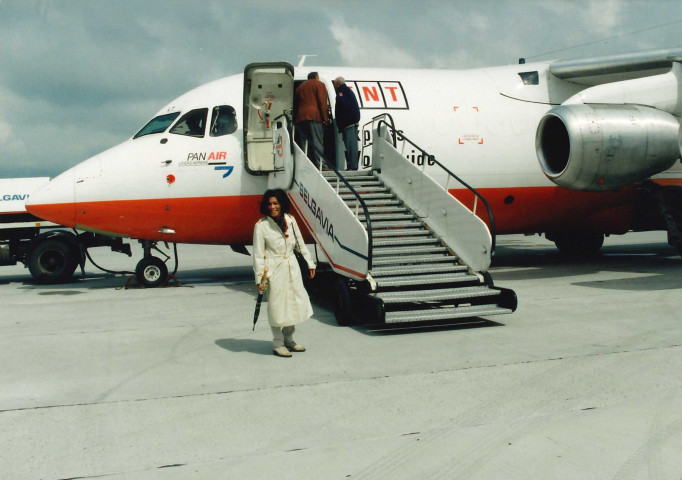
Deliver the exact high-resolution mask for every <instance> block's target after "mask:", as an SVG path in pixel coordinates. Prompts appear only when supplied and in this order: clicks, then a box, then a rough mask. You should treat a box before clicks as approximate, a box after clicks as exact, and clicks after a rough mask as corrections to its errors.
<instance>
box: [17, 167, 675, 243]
mask: <svg viewBox="0 0 682 480" xmlns="http://www.w3.org/2000/svg"><path fill="white" fill-rule="evenodd" d="M657 183H660V184H662V185H678V186H682V180H679V179H664V180H659V181H657ZM478 191H479V193H480V194H481V195H483V197H484V198H485V199H486V200H487V201H488V203H489V204H490V207H491V208H492V210H493V214H494V217H495V226H496V232H497V233H498V234H510V233H537V232H547V231H552V230H567V229H578V230H596V231H600V232H603V233H624V232H627V231H628V230H630V229H632V225H633V215H634V211H635V200H636V197H637V194H638V192H637V188H636V187H627V188H622V189H620V190H619V191H617V192H578V191H573V190H568V189H565V188H562V187H554V186H552V187H509V188H499V187H498V188H481V189H478ZM450 193H451V194H452V195H454V196H455V197H456V198H457V199H458V200H459V201H460V202H462V203H463V204H464V205H466V206H467V207H469V208H472V206H473V203H474V200H473V199H474V196H473V194H472V193H471V192H469V191H468V190H459V189H458V190H450ZM260 200H261V196H260V195H243V196H229V197H192V198H170V199H145V200H116V201H105V202H82V203H78V204H77V205H74V204H72V203H68V204H67V203H62V204H43V205H31V206H30V208H28V209H29V211H30V213H32V214H34V215H35V216H37V217H39V218H43V219H45V220H49V221H52V222H54V223H58V224H60V225H64V226H67V227H76V226H78V228H83V229H87V230H95V231H101V232H109V233H111V234H114V235H123V236H128V237H131V238H139V239H147V240H165V241H169V242H177V243H206V244H219V245H220V244H247V245H250V244H251V242H252V237H253V226H254V224H255V223H256V221H258V219H259V218H260V217H261V214H260V212H259V208H258V206H259V203H260ZM476 212H477V214H478V215H479V216H480V217H481V218H483V219H484V220H485V221H487V215H486V213H485V207H484V205H483V204H482V202H480V201H479V203H478V205H477V207H476ZM297 218H299V219H300V216H299V215H297ZM163 227H166V228H169V229H172V230H174V231H175V234H160V233H159V230H160V229H161V228H163ZM306 237H308V236H307V235H306Z"/></svg>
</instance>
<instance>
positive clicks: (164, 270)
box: [135, 240, 177, 288]
mask: <svg viewBox="0 0 682 480" xmlns="http://www.w3.org/2000/svg"><path fill="white" fill-rule="evenodd" d="M140 243H141V244H142V249H143V251H144V257H143V258H142V260H140V261H139V262H138V263H137V266H136V267H135V280H137V282H138V283H139V284H140V285H142V286H143V287H147V288H154V287H158V286H160V285H163V284H164V283H165V282H167V281H168V277H169V275H168V266H167V265H166V262H167V261H168V260H169V259H170V256H168V255H166V254H165V253H164V252H162V251H161V250H159V248H158V247H157V246H156V242H152V241H150V240H140ZM152 250H156V251H157V252H158V253H160V254H161V255H163V256H164V257H166V258H165V260H161V259H160V258H159V257H155V256H153V255H152ZM175 258H176V263H177V251H176V257H175Z"/></svg>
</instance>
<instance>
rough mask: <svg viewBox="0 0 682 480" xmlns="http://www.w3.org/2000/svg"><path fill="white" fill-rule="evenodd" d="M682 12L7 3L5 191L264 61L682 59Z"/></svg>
mask: <svg viewBox="0 0 682 480" xmlns="http://www.w3.org/2000/svg"><path fill="white" fill-rule="evenodd" d="M681 29H682V1H680V0H590V1H570V0H514V1H504V0H456V1H455V0H452V1H446V0H442V1H431V0H420V1H414V0H409V1H408V0H404V1H403V0H387V1H383V0H378V1H373V0H364V1H353V0H344V1H342V2H339V1H335V2H330V1H326V0H318V1H317V2H312V1H297V0H292V1H286V0H260V1H259V0H250V1H232V0H205V1H201V0H195V1H184V0H183V1H175V0H137V1H136V0H109V1H96V0H90V1H85V0H0V177H17V176H54V175H56V174H58V173H60V172H61V171H63V170H65V169H66V168H68V167H70V166H72V165H74V164H76V163H78V162H80V161H82V160H84V159H86V158H87V157H89V156H92V155H94V154H95V153H98V152H100V151H102V150H105V149H107V148H109V147H111V146H113V145H115V144H117V143H119V142H121V141H123V140H125V139H127V138H129V137H130V136H131V135H133V134H134V133H135V132H136V131H137V130H138V129H139V128H140V127H141V126H142V125H143V124H144V123H145V122H146V121H147V120H148V119H149V118H151V117H152V116H153V115H154V113H156V112H157V111H158V110H159V109H160V108H161V107H163V106H164V105H165V104H166V103H168V102H170V101H171V100H172V99H174V98H175V97H177V96H179V95H180V94H182V93H184V92H185V91H187V90H189V89H191V88H194V87H196V86H199V85H201V84H203V83H206V82H208V81H211V80H214V79H216V78H219V77H222V76H226V75H230V74H234V73H239V72H241V71H243V68H244V66H245V65H246V64H248V63H251V62H255V61H273V60H283V61H288V62H290V63H292V64H294V65H296V63H298V56H299V55H301V54H311V55H317V56H316V57H313V58H309V59H308V61H307V62H306V65H315V64H316V65H340V66H341V65H352V66H383V67H414V68H476V67H481V66H494V65H506V64H511V63H516V62H517V61H518V58H519V57H525V58H527V59H528V60H529V61H532V60H546V59H553V58H574V57H580V56H601V55H609V54H615V53H626V52H631V51H638V50H642V49H650V48H669V47H677V46H680V45H682V40H681V39H677V38H676V37H679V31H680V30H681Z"/></svg>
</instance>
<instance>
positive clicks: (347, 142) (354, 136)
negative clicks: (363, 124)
mask: <svg viewBox="0 0 682 480" xmlns="http://www.w3.org/2000/svg"><path fill="white" fill-rule="evenodd" d="M341 135H342V136H343V145H344V146H345V147H346V170H357V169H358V157H359V156H360V153H359V152H358V125H357V123H356V124H355V125H350V126H348V127H346V128H345V129H344V130H343V132H341Z"/></svg>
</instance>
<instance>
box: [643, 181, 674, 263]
mask: <svg viewBox="0 0 682 480" xmlns="http://www.w3.org/2000/svg"><path fill="white" fill-rule="evenodd" d="M642 187H643V188H644V191H646V192H647V193H648V194H649V195H650V196H651V198H653V200H654V201H655V203H656V209H657V211H658V215H659V217H660V220H661V222H662V223H663V227H664V228H665V230H666V231H667V232H668V244H669V245H670V246H671V247H673V248H675V249H676V250H677V252H678V253H679V254H680V256H682V188H680V187H677V186H667V187H662V186H660V185H658V184H656V183H654V182H652V181H647V182H644V183H643V184H642Z"/></svg>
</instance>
